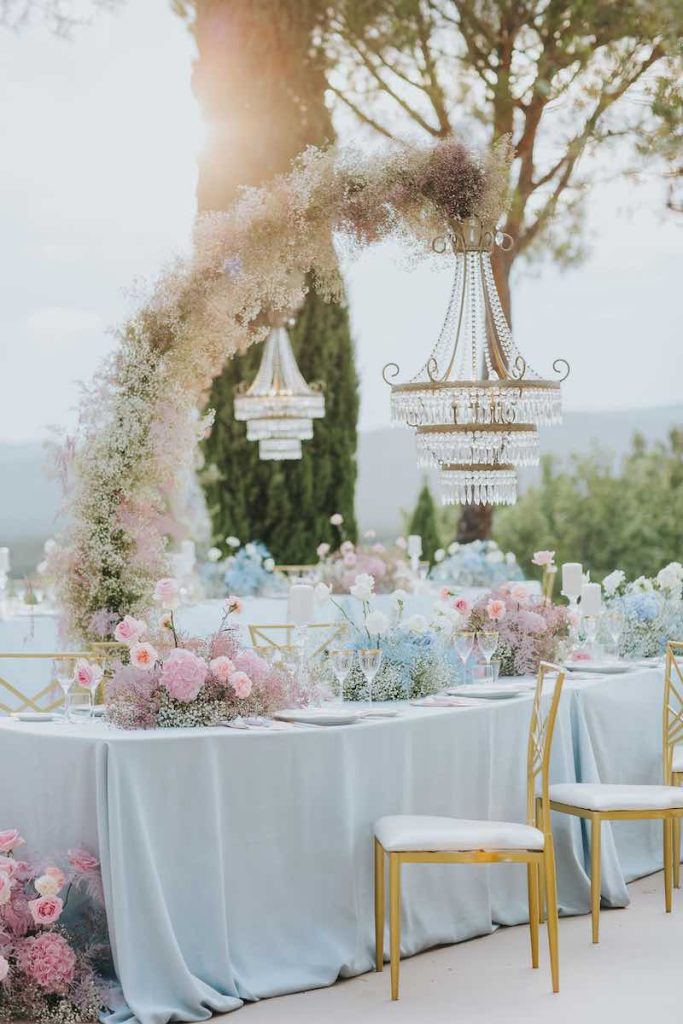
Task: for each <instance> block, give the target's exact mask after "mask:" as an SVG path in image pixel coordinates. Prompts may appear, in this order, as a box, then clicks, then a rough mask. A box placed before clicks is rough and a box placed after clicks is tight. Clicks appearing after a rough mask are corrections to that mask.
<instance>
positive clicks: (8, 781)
mask: <svg viewBox="0 0 683 1024" xmlns="http://www.w3.org/2000/svg"><path fill="white" fill-rule="evenodd" d="M661 699H662V670H661V668H648V669H639V670H636V671H632V672H629V673H628V674H625V675H619V676H612V677H601V678H597V679H594V680H587V681H578V680H569V681H568V682H567V684H566V690H565V694H564V696H563V699H562V703H561V705H560V713H559V716H558V723H557V731H556V737H555V744H554V748H553V760H552V778H553V781H574V780H579V781H599V780H602V781H609V782H622V781H631V782H659V781H660V777H661V760H660V758H661V742H660V740H661ZM530 700H531V696H530V691H529V696H526V695H525V696H522V697H519V698H517V699H512V700H507V701H490V702H488V703H486V704H481V705H473V706H471V707H466V708H464V707H458V708H438V709H436V708H424V707H415V706H406V705H403V706H401V708H400V709H401V711H402V714H401V716H400V717H397V718H393V719H384V720H380V719H376V720H373V721H365V722H362V723H358V724H355V725H350V726H345V727H335V728H328V729H324V728H308V729H304V728H294V727H292V728H291V729H289V730H284V729H283V730H278V731H274V730H267V729H264V730H263V731H260V732H257V731H251V732H241V731H238V730H232V729H209V730H187V729H173V730H158V731H155V732H153V733H144V732H132V733H126V732H121V731H117V730H115V729H113V728H111V727H109V726H107V725H106V724H104V723H100V722H97V723H95V722H93V723H87V724H82V725H81V724H79V725H68V724H66V723H62V722H57V723H49V724H47V723H46V724H29V723H23V722H17V721H14V720H8V719H4V720H0V779H2V780H3V785H2V788H1V791H0V827H2V828H9V827H17V828H19V829H20V830H21V832H22V833H23V834H24V835H25V837H26V839H27V842H28V847H27V852H28V853H29V854H41V853H48V852H51V853H53V854H54V852H55V851H58V850H65V849H67V848H68V847H71V846H73V845H75V844H78V843H83V844H84V845H86V846H88V847H89V848H91V849H92V850H94V851H96V852H98V854H99V856H100V858H101V861H102V868H103V880H104V887H105V898H106V907H107V916H108V923H109V930H110V936H111V942H112V948H113V953H114V960H115V965H116V970H117V974H118V977H119V980H120V982H121V987H122V992H123V997H124V999H125V1002H124V1003H123V1004H122V1005H121V1006H120V1007H119V1008H118V1009H117V1010H116V1011H115V1012H113V1013H112V1015H111V1016H110V1018H109V1019H110V1021H112V1022H113V1021H117V1022H121V1021H130V1022H133V1021H137V1022H139V1024H166V1022H167V1021H170V1020H177V1021H198V1020H204V1019H206V1018H207V1017H208V1016H210V1013H211V1012H212V1011H223V1012H224V1011H228V1010H232V1009H236V1008H238V1007H239V1006H240V1005H241V1004H242V1001H243V1000H254V999H259V998H262V997H265V996H273V995H278V994H282V993H287V992H293V991H299V990H304V989H309V988H315V987H320V986H324V985H329V984H331V983H333V982H334V981H335V979H336V978H337V977H339V976H342V977H347V976H351V975H356V974H360V973H362V972H364V971H368V970H370V969H371V967H372V963H373V896H372V884H373V883H372V844H371V836H372V824H373V821H374V820H375V819H376V818H377V817H378V816H380V815H382V814H392V813H402V812H405V813H425V814H435V815H457V816H462V817H467V818H492V819H508V820H518V821H522V820H523V819H524V813H525V783H526V780H525V757H526V737H527V727H528V719H529V712H530ZM554 828H555V838H556V847H557V861H558V877H559V882H558V884H559V903H560V909H561V912H562V913H564V914H582V913H587V912H588V909H589V898H590V897H589V884H590V883H589V878H588V874H587V860H586V857H587V850H586V844H585V843H584V836H583V833H582V826H581V823H580V821H579V820H578V819H570V818H567V817H562V816H558V817H557V819H556V821H555V823H554ZM660 846H661V830H660V829H659V828H658V827H657V824H656V823H654V824H652V823H638V822H633V823H631V822H629V823H626V822H624V823H619V824H618V825H616V826H612V828H610V827H608V826H606V827H605V829H604V837H603V880H602V895H603V899H604V900H605V901H606V902H607V903H608V904H609V905H611V906H625V905H626V904H627V903H628V893H627V889H626V883H627V882H628V881H630V880H632V879H633V878H634V877H637V876H639V875H643V874H647V873H649V872H652V871H655V870H657V869H658V868H659V867H660V866H661V849H660ZM402 913H403V929H402V952H403V954H404V955H410V954H412V953H416V952H418V951H420V950H424V949H426V948H428V947H430V946H434V945H437V944H441V943H451V942H457V941H460V940H463V939H467V938H470V937H472V936H476V935H484V934H486V933H489V932H491V931H492V930H493V929H494V928H495V927H497V926H498V925H512V924H517V923H520V922H523V921H525V920H526V919H527V909H526V874H525V872H524V871H523V870H522V869H521V868H520V867H519V866H517V865H505V866H490V867H481V866H451V865H446V866H441V865H429V866H424V865H417V866H408V867H407V868H406V869H405V876H404V886H403V911H402Z"/></svg>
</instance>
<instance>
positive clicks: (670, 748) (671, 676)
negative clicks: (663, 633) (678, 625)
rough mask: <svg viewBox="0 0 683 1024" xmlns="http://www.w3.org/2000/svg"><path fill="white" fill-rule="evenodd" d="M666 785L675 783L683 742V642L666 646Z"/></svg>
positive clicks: (664, 724) (664, 729)
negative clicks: (677, 754) (678, 751)
mask: <svg viewBox="0 0 683 1024" xmlns="http://www.w3.org/2000/svg"><path fill="white" fill-rule="evenodd" d="M662 737H663V740H664V784H665V785H667V786H670V785H671V784H672V782H673V757H674V748H675V747H676V746H678V745H679V744H680V743H682V742H683V642H680V641H677V640H670V641H669V642H668V644H667V645H666V665H665V669H664V721H663V728H662Z"/></svg>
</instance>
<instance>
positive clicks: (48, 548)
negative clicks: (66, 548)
mask: <svg viewBox="0 0 683 1024" xmlns="http://www.w3.org/2000/svg"><path fill="white" fill-rule="evenodd" d="M58 547H59V544H58V543H57V541H56V540H53V539H52V537H49V538H48V539H47V540H46V541H45V543H44V544H43V551H44V552H45V554H46V555H51V554H52V552H53V551H56V550H57V548H58Z"/></svg>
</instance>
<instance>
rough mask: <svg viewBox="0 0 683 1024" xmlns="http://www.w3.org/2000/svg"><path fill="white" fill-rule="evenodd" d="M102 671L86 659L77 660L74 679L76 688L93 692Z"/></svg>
mask: <svg viewBox="0 0 683 1024" xmlns="http://www.w3.org/2000/svg"><path fill="white" fill-rule="evenodd" d="M102 674H103V673H102V669H101V668H100V666H99V665H94V664H93V663H92V662H91V661H88V659H87V658H79V659H78V661H77V662H76V669H75V671H74V679H75V681H76V683H77V684H78V686H84V687H85V689H86V690H94V689H95V687H96V686H97V684H98V683H99V681H100V679H101V678H102Z"/></svg>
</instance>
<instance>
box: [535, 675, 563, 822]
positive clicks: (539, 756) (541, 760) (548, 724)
mask: <svg viewBox="0 0 683 1024" xmlns="http://www.w3.org/2000/svg"><path fill="white" fill-rule="evenodd" d="M551 673H557V675H556V678H555V686H554V688H553V694H552V697H551V700H550V707H549V708H548V711H547V713H546V714H545V715H544V714H543V708H542V698H543V685H544V683H545V680H546V677H547V676H548V675H550V674H551ZM564 676H565V673H564V670H563V669H561V668H559V667H558V666H557V665H552V664H551V663H550V662H548V661H542V662H541V664H540V665H539V666H538V673H537V675H536V690H535V693H534V703H533V707H532V709H531V721H530V723H529V744H528V748H527V822H528V824H529V825H534V826H536V827H540V828H541V829H542V831H543V832H544V833H546V834H548V833H549V832H550V800H549V796H548V785H549V769H550V752H551V749H552V743H553V733H554V731H555V720H556V718H557V709H558V706H559V703H560V697H561V695H562V686H563V684H564ZM539 776H540V793H539ZM538 796H540V803H541V822H540V823H537V817H536V799H537V797H538Z"/></svg>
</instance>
